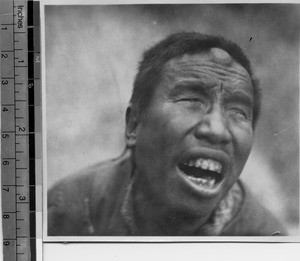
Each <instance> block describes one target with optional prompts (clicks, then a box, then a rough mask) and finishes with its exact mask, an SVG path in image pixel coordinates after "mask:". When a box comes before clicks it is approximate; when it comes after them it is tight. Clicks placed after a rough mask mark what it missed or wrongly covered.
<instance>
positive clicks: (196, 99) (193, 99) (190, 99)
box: [179, 98, 201, 102]
mask: <svg viewBox="0 0 300 261" xmlns="http://www.w3.org/2000/svg"><path fill="white" fill-rule="evenodd" d="M179 101H187V102H201V100H200V99H198V98H184V99H180V100H179Z"/></svg>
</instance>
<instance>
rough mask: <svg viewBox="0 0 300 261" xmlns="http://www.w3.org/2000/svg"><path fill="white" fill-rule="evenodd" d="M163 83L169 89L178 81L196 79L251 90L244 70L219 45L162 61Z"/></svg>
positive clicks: (200, 81) (201, 82)
mask: <svg viewBox="0 0 300 261" xmlns="http://www.w3.org/2000/svg"><path fill="white" fill-rule="evenodd" d="M163 82H165V83H166V84H167V86H168V87H169V88H171V87H172V85H174V84H177V83H180V82H199V83H200V84H202V85H205V86H206V87H216V86H222V88H223V87H225V89H228V90H235V89H243V90H245V91H247V92H251V93H252V91H253V90H252V89H253V88H252V83H251V78H250V76H249V74H248V72H247V70H246V69H245V68H244V67H243V66H242V65H240V64H239V63H237V62H236V61H235V60H234V59H233V58H232V57H231V56H230V55H229V54H228V53H227V52H226V51H224V50H222V49H219V48H211V49H209V50H207V51H204V52H201V53H199V54H194V55H188V54H186V55H183V56H181V57H178V58H173V59H171V60H170V61H168V62H167V63H166V64H165V67H164V71H163Z"/></svg>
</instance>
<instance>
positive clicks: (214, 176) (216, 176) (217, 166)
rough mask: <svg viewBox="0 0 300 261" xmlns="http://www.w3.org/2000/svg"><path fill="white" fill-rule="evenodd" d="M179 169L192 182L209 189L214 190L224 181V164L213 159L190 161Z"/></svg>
mask: <svg viewBox="0 0 300 261" xmlns="http://www.w3.org/2000/svg"><path fill="white" fill-rule="evenodd" d="M178 167H179V169H180V170H181V172H183V173H184V174H185V175H186V176H187V178H188V179H190V180H191V181H192V182H194V183H196V184H197V185H199V186H202V187H205V188H208V189H213V188H214V187H216V186H217V185H218V184H219V183H220V182H221V181H222V180H223V174H222V169H223V167H222V164H221V163H220V162H218V161H216V160H213V159H203V158H199V159H196V160H190V161H188V162H184V163H181V164H179V165H178Z"/></svg>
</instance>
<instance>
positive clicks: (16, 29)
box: [1, 0, 40, 261]
mask: <svg viewBox="0 0 300 261" xmlns="http://www.w3.org/2000/svg"><path fill="white" fill-rule="evenodd" d="M26 6H27V8H26ZM12 9H13V10H12V11H13V12H12V16H11V17H12V20H13V22H12V23H10V21H9V20H7V22H6V23H2V25H7V27H4V28H1V29H2V30H1V31H2V32H3V34H5V31H7V32H8V33H9V32H10V30H11V31H12V33H13V34H12V39H11V38H10V39H11V40H12V45H13V50H11V49H10V48H7V49H6V50H2V53H4V54H5V53H8V54H7V57H8V58H9V59H10V62H12V63H13V64H12V66H11V67H10V63H6V64H5V66H8V68H6V70H4V71H3V70H2V72H1V74H3V77H2V80H5V79H6V80H10V79H11V80H13V83H11V84H13V87H12V89H13V92H10V93H8V94H9V95H13V101H14V104H11V103H9V102H7V104H6V105H4V104H2V106H3V107H4V106H7V107H8V108H9V107H12V108H13V109H6V110H3V111H6V114H5V115H8V116H9V117H12V120H13V121H12V122H13V124H11V123H10V124H9V125H8V126H7V128H3V126H2V133H3V134H5V133H13V134H12V135H11V136H12V137H9V136H6V137H8V138H9V139H12V141H14V145H13V144H12V145H13V146H12V150H11V152H12V153H14V155H15V158H13V157H9V156H10V155H11V153H10V154H7V156H6V157H5V159H7V160H12V162H13V168H14V174H15V175H14V182H15V184H12V183H13V181H12V180H11V179H7V180H6V181H7V183H8V184H9V185H3V189H4V190H5V191H12V194H14V195H15V196H14V198H15V207H16V209H15V210H16V211H15V212H13V213H12V214H15V215H16V218H15V221H16V222H15V227H14V230H13V231H15V235H16V238H13V239H12V241H16V240H17V239H22V238H23V239H26V240H25V241H24V240H22V241H17V242H16V244H11V247H10V248H6V249H5V248H4V256H5V257H7V258H9V260H16V259H15V258H16V256H18V255H19V256H24V255H26V254H28V255H27V256H26V257H25V259H24V258H20V260H21V259H22V260H30V259H31V260H32V261H33V260H36V241H35V239H36V236H35V235H36V231H35V214H36V212H35V193H36V192H35V151H34V148H33V147H32V146H31V145H32V144H29V143H33V145H34V143H35V126H34V120H32V119H31V117H32V116H33V117H34V110H35V105H34V100H33V104H31V103H32V101H30V100H29V98H31V96H32V94H33V92H29V90H30V87H31V86H30V85H29V84H31V81H32V82H33V86H34V84H35V80H40V78H39V77H36V75H35V73H36V74H37V75H38V76H39V70H37V71H36V72H34V67H35V66H37V69H39V68H38V66H39V58H40V54H39V53H38V52H36V51H35V50H31V49H30V51H29V48H28V46H26V43H27V44H28V43H29V42H30V44H31V42H32V41H31V40H32V39H31V38H32V37H33V34H32V35H30V37H29V34H28V29H29V28H34V25H37V24H36V23H33V20H34V21H35V22H37V23H39V21H38V19H39V17H38V16H35V18H34V19H33V11H34V10H35V11H37V13H38V11H39V3H38V2H35V3H34V2H32V1H27V0H12ZM26 11H27V13H26ZM26 14H27V31H24V30H20V28H23V26H24V25H25V24H26V18H24V17H25V16H26ZM35 19H37V20H35ZM17 25H18V26H17ZM11 26H13V27H11ZM24 28H25V26H24ZM37 29H39V28H37ZM32 31H34V32H36V30H32ZM26 33H27V36H25V38H22V37H23V35H24V34H26ZM38 34H39V31H38V30H37V36H39V35H38ZM19 36H20V37H19ZM26 37H27V38H26ZM23 40H25V41H27V42H24V41H23ZM37 40H38V39H37ZM37 45H39V42H37ZM20 46H21V47H20ZM23 46H24V47H25V48H22V47H23ZM26 48H27V49H26ZM37 48H39V47H38V46H37ZM22 52H25V55H26V53H27V57H26V59H27V60H25V59H24V58H23V57H24V56H23V54H22ZM9 53H12V55H10V54H9ZM29 53H33V54H34V55H33V56H31V55H29ZM5 56H6V55H5ZM11 56H13V57H11ZM29 57H30V58H31V57H32V60H31V59H28V58H29ZM22 58H23V59H24V60H23V59H22ZM35 58H37V59H38V60H37V61H36V60H35ZM11 59H12V61H11ZM32 61H33V62H32ZM5 62H6V61H5V60H1V63H5ZM22 63H23V65H22ZM26 64H28V65H26ZM2 65H3V64H2ZM30 66H32V68H31V67H30ZM2 68H3V67H2ZM9 69H10V71H9ZM11 70H12V71H13V74H11V73H10V72H11ZM24 72H25V77H26V79H24V81H23V78H24ZM26 72H27V75H26ZM33 72H34V73H33ZM11 75H13V77H12V76H11ZM20 78H21V79H20ZM29 78H30V79H29ZM26 81H28V82H27V84H26ZM17 86H21V87H20V88H19V89H16V88H17ZM23 86H24V87H23ZM21 88H22V89H23V88H24V90H25V94H26V93H27V96H28V97H27V99H25V100H24V99H20V98H21V97H20V94H19V93H24V92H23V91H22V92H20V91H21V90H20V89H21ZM2 90H3V91H7V89H6V88H4V89H2ZM22 98H23V97H22ZM9 101H10V99H9ZM24 102H27V104H24ZM18 104H24V105H25V110H28V111H27V113H28V118H27V117H25V116H24V115H20V112H23V110H24V106H23V105H20V106H19V107H18ZM3 107H2V108H3ZM17 107H18V108H17ZM4 108H5V107H4ZM7 113H11V114H10V115H9V114H7ZM17 114H19V115H17ZM3 115H4V113H3ZM6 118H7V117H6ZM2 119H3V117H2ZM7 119H8V118H7ZM32 124H33V125H32ZM12 127H14V130H11V129H12ZM27 128H28V130H29V132H27V131H26V133H22V132H25V130H27ZM5 135H6V134H5ZM7 135H8V134H7ZM28 135H29V136H28ZM2 137H3V136H2ZM19 137H26V138H24V140H25V142H24V143H23V142H22V143H21V142H18V141H19V140H20V139H22V140H23V138H19ZM27 137H29V138H27ZM3 138H5V137H3ZM17 145H18V146H17ZM22 145H25V148H27V149H28V150H29V151H28V158H27V160H26V157H25V158H24V156H22V155H23V154H24V153H25V155H27V154H26V152H27V150H26V152H25V151H24V150H23V147H22ZM2 155H3V154H2ZM24 160H25V162H26V161H29V164H28V165H29V168H28V167H27V168H25V167H24V166H18V165H16V163H17V162H19V163H18V164H19V165H20V163H21V164H22V162H24ZM3 169H5V172H7V171H8V172H9V171H10V170H11V168H10V169H7V167H3ZM20 170H21V171H24V172H23V173H22V175H17V174H16V173H17V171H20ZM28 170H29V171H28ZM3 173H4V172H3ZM19 174H20V172H19ZM21 177H22V180H21V179H20V178H21ZM23 177H26V178H28V179H29V183H30V185H29V189H28V185H24V184H20V183H22V182H23V181H24V180H23ZM17 179H19V181H18V182H19V184H17ZM2 180H3V181H5V179H2ZM10 181H11V182H12V183H10ZM3 183H4V184H6V183H5V182H2V184H3ZM25 184H26V183H25ZM6 187H7V189H6ZM9 187H12V189H10V190H9ZM14 187H15V188H16V189H14ZM22 187H23V188H24V189H23V188H22ZM18 188H20V189H18ZM21 188H22V189H21ZM26 189H28V190H26ZM21 191H22V193H26V194H25V195H26V197H25V195H24V194H21ZM25 191H26V192H25ZM27 191H28V192H27ZM2 193H3V192H2ZM9 193H11V192H9ZM27 193H28V194H27ZM3 195H5V194H3ZM22 195H23V196H22ZM27 195H28V196H29V197H28V196H27ZM2 199H3V198H2ZM26 199H27V200H26ZM24 200H26V201H24ZM28 204H30V206H29V212H26V211H27V210H26V209H27V207H22V206H26V205H28ZM17 206H19V207H17ZM5 210H8V209H5ZM24 214H25V215H26V214H28V217H27V216H26V217H24ZM27 221H29V223H26V222H27ZM18 222H22V223H18ZM22 224H24V225H25V228H28V227H29V231H30V234H29V235H24V232H23V233H22V235H19V233H20V231H21V229H22V227H23V225H22ZM5 230H6V231H7V229H6V228H5ZM10 238H11V237H5V240H9V239H10ZM27 239H28V240H30V241H27ZM23 242H24V243H25V242H28V244H27V243H25V245H24V247H25V248H23V249H22V250H21V249H20V247H22V246H23ZM5 243H6V242H5ZM7 245H9V242H8V244H7ZM5 246H6V245H5ZM12 248H15V251H14V252H11V251H12ZM6 250H7V251H6ZM5 254H6V255H5ZM11 254H15V255H16V256H15V257H12V256H11ZM11 258H12V259H11ZM5 260H6V258H5ZM17 260H19V258H17Z"/></svg>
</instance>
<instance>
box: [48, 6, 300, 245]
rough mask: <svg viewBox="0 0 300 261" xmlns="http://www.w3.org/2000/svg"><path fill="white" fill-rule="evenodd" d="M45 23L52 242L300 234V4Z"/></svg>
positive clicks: (104, 11) (94, 12)
mask: <svg viewBox="0 0 300 261" xmlns="http://www.w3.org/2000/svg"><path fill="white" fill-rule="evenodd" d="M43 12H44V23H45V24H44V54H45V57H44V58H43V59H44V61H43V62H44V66H45V68H44V69H45V75H44V83H45V84H44V86H43V116H44V118H43V141H44V143H43V180H44V183H43V192H44V197H43V200H44V201H43V203H44V208H43V210H44V211H43V233H44V239H45V240H46V241H47V240H48V241H64V242H68V241H83V240H88V241H92V242H93V241H96V242H97V241H106V240H108V241H111V240H112V241H117V242H119V241H120V242H122V240H124V238H125V239H126V240H130V241H133V242H139V241H142V240H144V238H145V237H146V238H147V239H149V240H150V241H163V240H164V239H166V241H178V240H180V241H183V242H184V241H189V240H192V241H207V240H210V238H212V239H213V240H215V241H222V240H224V239H226V240H233V241H234V240H242V241H243V240H244V241H248V242H249V241H254V240H255V241H271V242H274V241H275V242H277V241H278V242H281V241H286V240H288V241H289V240H290V241H293V240H292V239H291V238H297V237H299V25H300V23H299V13H300V9H299V5H296V4H123V5H118V4H116V5H108V4H107V5H45V6H44V11H43ZM298 240H299V239H298Z"/></svg>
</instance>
